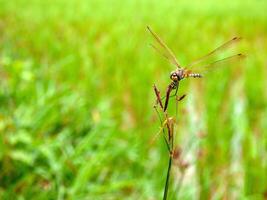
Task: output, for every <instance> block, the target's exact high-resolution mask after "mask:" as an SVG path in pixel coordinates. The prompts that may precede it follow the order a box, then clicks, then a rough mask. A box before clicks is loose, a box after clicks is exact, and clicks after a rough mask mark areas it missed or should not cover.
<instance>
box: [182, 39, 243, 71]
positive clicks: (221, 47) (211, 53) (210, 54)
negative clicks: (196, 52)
mask: <svg viewBox="0 0 267 200" xmlns="http://www.w3.org/2000/svg"><path fill="white" fill-rule="evenodd" d="M241 39H242V38H241V37H234V38H232V39H231V40H229V41H227V42H225V43H224V44H222V45H221V46H219V47H217V48H216V49H214V50H213V51H211V52H209V53H208V54H206V55H204V56H202V57H200V58H198V59H197V60H195V61H193V62H192V63H191V64H189V65H188V66H187V67H192V66H194V65H196V64H199V63H201V62H203V61H204V60H206V59H207V58H209V57H210V56H212V55H215V54H216V53H218V52H220V51H222V50H225V49H227V48H229V47H231V46H233V45H235V44H236V43H238V42H239V41H240V40H241Z"/></svg>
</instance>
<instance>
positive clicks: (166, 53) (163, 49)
mask: <svg viewBox="0 0 267 200" xmlns="http://www.w3.org/2000/svg"><path fill="white" fill-rule="evenodd" d="M147 29H148V31H149V32H150V33H151V34H152V36H153V37H154V39H155V40H156V41H157V42H158V44H159V46H160V49H159V48H157V47H156V46H155V45H152V44H151V46H152V47H153V48H154V49H155V50H156V51H157V52H158V53H160V54H162V55H163V56H164V57H165V58H166V59H167V60H169V62H171V63H172V64H174V65H175V66H176V67H178V68H180V64H179V63H178V61H177V59H176V57H175V55H174V53H173V52H172V51H171V50H170V49H169V47H168V46H167V45H166V44H165V43H164V42H163V41H162V40H161V39H160V37H159V36H158V35H157V34H156V33H154V32H153V31H152V29H151V28H150V27H149V26H147Z"/></svg>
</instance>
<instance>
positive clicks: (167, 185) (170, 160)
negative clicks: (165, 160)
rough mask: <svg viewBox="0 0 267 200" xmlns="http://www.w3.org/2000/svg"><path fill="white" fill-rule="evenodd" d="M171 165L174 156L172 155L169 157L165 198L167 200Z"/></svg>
mask: <svg viewBox="0 0 267 200" xmlns="http://www.w3.org/2000/svg"><path fill="white" fill-rule="evenodd" d="M171 166H172V156H171V155H170V157H169V166H168V171H167V176H166V182H165V188H164V195H163V200H167V196H168V189H169V178H170V172H171Z"/></svg>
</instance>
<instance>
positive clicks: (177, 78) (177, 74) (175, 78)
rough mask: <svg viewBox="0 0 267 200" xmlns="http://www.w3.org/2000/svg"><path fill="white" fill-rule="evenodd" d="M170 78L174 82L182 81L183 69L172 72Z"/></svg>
mask: <svg viewBox="0 0 267 200" xmlns="http://www.w3.org/2000/svg"><path fill="white" fill-rule="evenodd" d="M170 78H171V80H173V81H174V82H177V81H180V80H182V79H183V78H184V70H183V69H177V70H176V71H172V72H171V74H170Z"/></svg>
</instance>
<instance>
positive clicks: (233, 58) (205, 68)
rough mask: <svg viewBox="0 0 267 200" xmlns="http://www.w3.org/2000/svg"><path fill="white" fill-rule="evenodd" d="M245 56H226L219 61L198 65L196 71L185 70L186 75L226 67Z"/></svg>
mask: <svg viewBox="0 0 267 200" xmlns="http://www.w3.org/2000/svg"><path fill="white" fill-rule="evenodd" d="M245 57H246V56H245V55H243V54H241V53H239V54H236V55H232V56H228V57H225V58H223V59H220V60H216V61H214V62H211V63H208V64H206V65H200V66H199V67H198V68H197V69H196V70H195V69H194V70H191V69H190V68H187V67H186V68H185V69H186V71H187V73H192V72H193V73H203V72H206V71H209V70H212V69H216V68H217V67H220V66H226V65H231V64H232V63H235V62H236V61H239V60H242V59H244V58H245Z"/></svg>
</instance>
